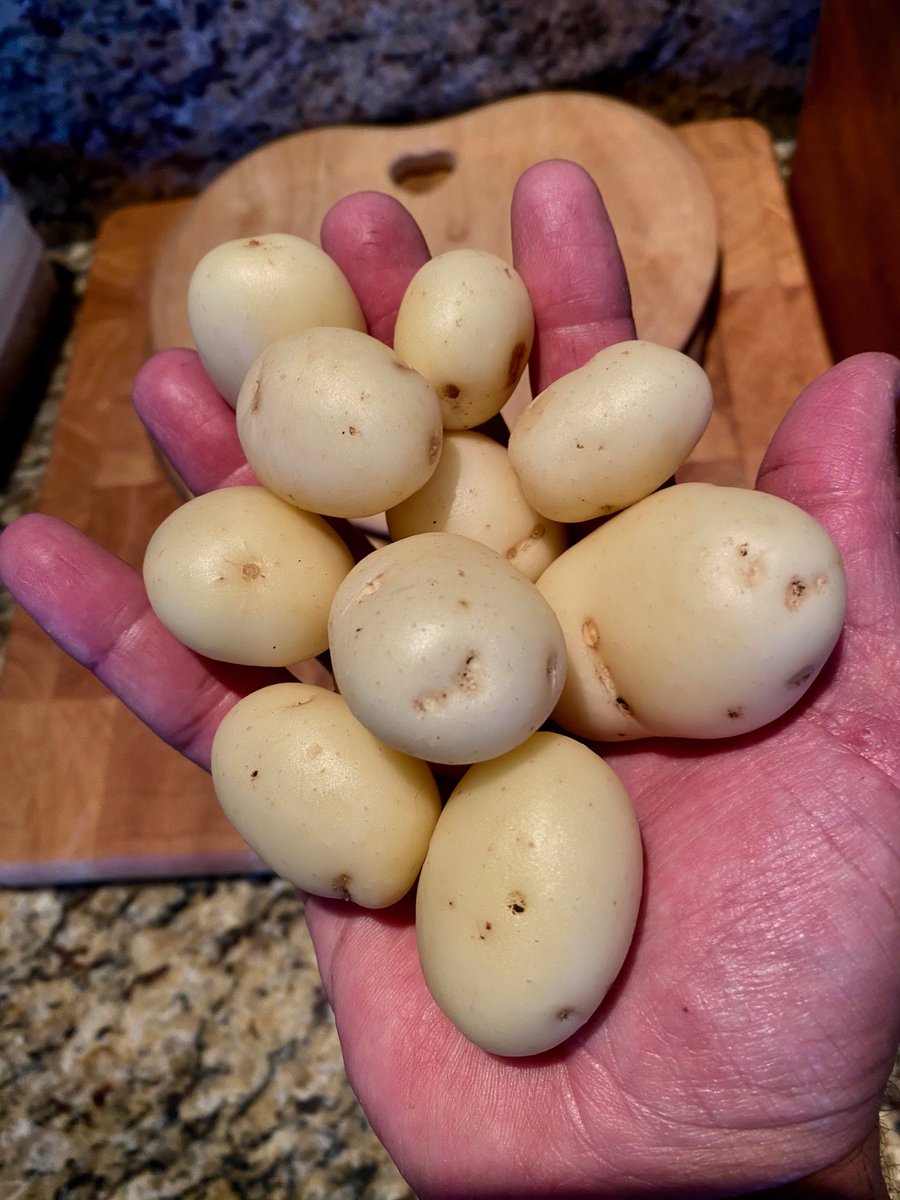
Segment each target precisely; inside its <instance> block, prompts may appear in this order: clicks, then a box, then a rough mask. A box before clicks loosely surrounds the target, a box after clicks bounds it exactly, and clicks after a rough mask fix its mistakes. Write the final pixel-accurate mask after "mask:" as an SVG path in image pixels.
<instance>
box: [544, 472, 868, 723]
mask: <svg viewBox="0 0 900 1200" xmlns="http://www.w3.org/2000/svg"><path fill="white" fill-rule="evenodd" d="M537 587H538V589H539V590H540V592H541V593H542V594H543V595H544V596H545V597H546V599H547V600H548V602H549V603H550V606H551V607H552V608H553V611H554V612H555V613H556V615H557V617H558V618H559V621H560V624H561V626H562V628H563V632H564V634H565V638H566V646H567V650H568V675H567V680H566V686H565V689H564V691H563V694H562V696H561V697H560V702H559V704H558V705H557V708H556V710H555V711H554V718H555V719H556V720H557V721H558V722H559V724H560V725H561V726H562V727H563V728H564V729H567V730H569V731H570V732H572V733H576V734H579V735H580V736H582V737H587V738H596V739H601V740H621V739H628V738H639V737H648V736H655V735H658V736H670V737H691V738H718V737H727V736H729V735H731V734H738V733H746V732H748V731H749V730H752V729H758V728H759V727H760V726H762V725H765V724H767V723H768V722H770V721H773V720H775V719H776V718H777V717H780V716H781V715H782V713H784V712H786V711H787V710H788V709H789V708H790V707H791V706H792V705H793V704H795V703H796V701H797V700H799V699H800V697H801V696H802V695H803V694H804V692H806V690H807V689H808V688H809V686H810V684H811V683H812V682H813V680H814V679H815V678H816V676H817V675H818V673H819V671H820V670H821V669H822V667H823V665H824V664H825V662H826V660H827V659H828V656H829V655H830V653H831V651H832V649H833V648H834V645H835V643H836V642H837V639H838V637H839V635H840V631H841V625H842V623H843V618H844V608H845V604H846V584H845V579H844V571H843V565H842V563H841V557H840V554H839V552H838V550H837V547H836V546H835V545H834V543H833V542H832V540H831V538H830V537H829V536H828V534H827V533H826V532H825V530H824V529H823V528H822V526H821V525H819V523H818V522H817V521H815V520H814V519H813V518H812V517H810V516H809V515H808V514H807V513H805V512H803V511H802V510H801V509H799V508H797V507H796V506H795V505H793V504H789V503H788V502H787V501H786V500H781V499H779V498H777V497H775V496H770V495H768V494H766V493H764V492H755V491H751V490H749V489H744V488H731V487H719V486H716V485H715V484H709V483H683V484H677V485H675V486H673V487H670V488H665V489H663V490H662V491H660V492H657V493H655V494H654V495H653V496H648V497H647V498H646V499H645V500H641V501H640V502H639V503H638V504H635V505H634V506H633V507H631V508H629V509H626V510H625V511H624V512H622V513H619V514H617V515H616V516H615V517H613V518H612V519H611V520H610V521H608V522H607V523H606V524H604V525H602V526H601V527H600V528H599V529H596V530H595V531H594V532H593V533H591V534H590V535H589V536H588V537H586V538H585V539H584V540H583V541H582V542H580V543H578V545H576V546H573V547H571V548H570V549H569V550H567V551H566V552H565V553H564V554H563V555H561V556H560V557H559V558H558V559H557V560H556V561H555V562H553V563H551V564H550V566H549V567H548V568H547V570H546V571H545V572H544V574H543V575H542V576H541V577H540V579H539V580H538V582H537Z"/></svg>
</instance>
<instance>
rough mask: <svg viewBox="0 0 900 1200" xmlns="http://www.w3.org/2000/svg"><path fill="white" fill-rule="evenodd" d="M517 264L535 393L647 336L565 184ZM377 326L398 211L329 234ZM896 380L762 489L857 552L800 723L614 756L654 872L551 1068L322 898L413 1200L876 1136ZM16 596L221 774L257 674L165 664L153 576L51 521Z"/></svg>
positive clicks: (173, 660)
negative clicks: (145, 577) (482, 1044)
mask: <svg viewBox="0 0 900 1200" xmlns="http://www.w3.org/2000/svg"><path fill="white" fill-rule="evenodd" d="M513 230H514V250H515V257H516V265H517V267H518V269H519V271H520V273H521V274H522V275H523V277H524V278H525V280H526V283H527V284H528V287H529V290H530V292H531V294H532V297H533V301H534V306H535V311H536V319H537V330H538V333H537V340H536V346H535V352H534V356H533V360H532V376H533V386H534V388H535V389H540V388H542V387H544V386H546V385H547V384H548V383H549V382H550V381H551V380H552V379H553V378H555V377H557V376H558V375H560V374H562V373H563V372H565V371H568V370H571V369H573V368H574V367H576V366H578V365H580V364H581V363H582V362H583V361H585V359H587V358H588V357H590V355H591V354H593V353H594V352H595V351H596V350H598V349H599V348H600V347H601V346H602V345H604V344H608V343H611V342H615V341H620V340H623V339H626V338H630V337H632V336H633V335H634V331H633V326H632V323H631V317H630V311H629V302H628V290H627V285H626V283H625V279H624V273H623V270H622V266H621V261H620V258H619V256H618V252H617V250H616V247H615V240H614V237H613V234H612V231H611V230H610V228H609V224H608V221H607V219H606V217H605V214H604V212H603V209H602V205H601V204H600V202H599V199H598V198H597V196H596V193H595V191H594V189H593V186H592V185H591V184H590V181H589V180H588V179H587V178H586V177H585V176H584V175H583V174H582V173H581V172H580V171H579V170H578V169H576V168H574V167H572V166H571V165H569V164H545V165H543V166H541V167H538V168H534V169H532V171H530V172H529V173H527V174H526V176H524V177H523V180H522V181H521V182H520V185H519V187H518V189H517V192H516V196H515V198H514V204H513ZM322 240H323V244H324V245H325V247H326V249H328V251H329V252H330V253H331V254H332V256H333V257H334V258H335V259H336V260H337V261H338V263H339V264H340V265H341V266H342V268H343V269H344V271H345V273H346V274H347V275H348V277H349V278H350V280H351V282H352V284H353V286H354V288H355V289H356V291H357V294H358V296H359V298H360V301H361V303H362V305H363V308H364V311H365V312H366V315H367V318H368V320H369V324H370V329H371V331H372V332H373V333H374V334H375V335H376V336H380V337H382V338H384V339H385V340H389V338H390V334H391V329H392V324H393V317H394V314H395V312H396V307H397V305H398V303H399V299H400V296H401V294H402V291H403V289H404V287H405V284H406V282H407V281H408V279H409V277H410V276H411V274H412V273H413V272H414V270H415V269H416V268H417V267H418V266H419V265H420V263H421V262H422V261H423V260H424V257H425V255H426V253H427V251H426V248H425V246H424V243H423V241H422V239H421V235H420V234H419V233H418V231H417V230H416V229H415V227H414V226H413V225H412V223H411V221H410V220H409V218H408V216H407V215H406V214H405V213H404V212H403V210H401V209H400V208H399V206H396V205H395V204H394V203H393V202H391V201H388V200H386V199H385V198H384V197H374V196H357V197H351V198H350V199H348V200H347V201H344V202H342V203H341V204H340V205H338V206H337V207H336V208H335V209H334V210H333V211H332V212H331V213H330V214H329V217H328V218H327V219H326V222H325V225H324V227H323V231H322ZM898 388H900V364H898V363H896V362H895V361H894V360H892V359H889V358H887V357H886V356H878V355H871V356H862V357H859V358H856V359H853V360H850V361H849V362H847V363H844V364H841V365H840V366H838V367H836V368H834V369H833V370H832V371H830V372H828V374H826V375H825V376H823V377H822V378H821V379H820V380H817V381H816V382H815V383H813V384H812V385H811V386H810V387H809V388H808V389H807V390H806V392H805V393H804V395H803V396H802V397H801V398H800V400H799V401H798V402H797V403H796V404H795V406H794V407H793V409H792V410H791V412H790V414H789V415H788V417H787V418H786V419H785V421H784V423H783V425H782V427H781V429H780V430H779V432H778V434H777V436H776V438H775V439H774V441H773V444H772V447H771V448H770V450H769V452H768V454H767V456H766V460H765V462H764V464H763V468H762V471H761V476H760V486H761V487H763V488H764V489H765V490H767V491H770V492H774V493H777V494H779V495H782V496H784V497H785V498H787V499H789V500H792V501H793V502H795V503H798V504H800V505H801V506H802V507H804V508H806V509H807V510H808V511H810V512H811V513H812V514H813V515H814V516H816V517H817V518H818V519H819V520H820V521H821V522H822V523H823V524H824V525H825V526H826V528H827V529H828V530H829V532H830V533H831V535H832V536H833V537H834V538H835V540H836V541H837V543H838V545H839V546H840V548H841V550H842V552H843V554H844V558H845V563H846V568H847V575H848V584H849V597H850V598H849V608H848V614H847V622H846V627H845V631H844V634H843V637H842V639H841V643H840V645H839V647H838V649H837V651H836V653H835V655H834V657H833V660H832V662H831V663H830V665H829V667H828V668H826V672H825V673H824V674H823V676H822V677H821V678H820V680H819V681H818V682H817V683H816V684H815V685H814V687H813V688H812V689H811V691H810V692H809V693H808V695H807V696H806V697H805V698H804V700H803V702H802V703H801V705H800V706H799V707H798V708H797V709H796V710H794V711H793V712H792V713H790V714H788V715H787V716H786V717H785V718H783V719H782V720H781V721H779V722H777V723H776V724H775V725H773V726H770V727H768V728H766V729H763V730H760V731H759V732H758V733H756V734H752V735H747V736H745V737H742V738H738V739H730V740H729V741H727V742H722V743H719V744H712V743H703V744H702V745H697V744H692V743H675V742H668V743H667V742H662V741H655V742H648V743H644V744H641V743H637V744H631V745H629V746H627V747H621V746H617V747H615V748H609V750H608V751H607V750H606V749H605V748H604V753H605V756H606V758H607V759H608V761H610V763H611V764H612V765H613V766H614V768H615V769H616V771H617V772H618V773H619V774H620V776H621V777H622V779H623V781H624V782H625V784H626V786H627V787H628V789H629V791H630V793H631V795H632V798H633V800H634V803H635V807H636V809H637V812H638V815H639V818H640V820H641V825H642V833H643V838H644V845H645V853H646V880H645V895H644V901H643V905H642V910H641V915H640V919H639V924H638V929H637V933H636V937H635V941H634V945H633V947H632V952H631V954H630V956H629V959H628V961H627V963H626V966H625V968H624V970H623V972H622V975H621V976H620V979H619V980H618V982H617V984H616V986H615V988H614V990H613V992H612V993H611V995H610V996H609V997H608V999H607V1001H606V1002H605V1003H604V1005H603V1006H602V1007H601V1009H600V1011H599V1012H598V1014H597V1015H596V1016H595V1017H594V1018H593V1019H592V1020H591V1021H589V1022H588V1023H587V1024H586V1025H585V1026H584V1027H583V1028H582V1029H581V1030H580V1031H579V1032H578V1033H576V1034H575V1035H574V1036H573V1037H572V1038H571V1039H570V1040H569V1041H568V1042H566V1043H564V1044H563V1045H562V1046H561V1047H559V1048H558V1049H557V1050H555V1051H552V1052H549V1053H548V1054H545V1055H541V1056H539V1057H536V1058H532V1059H525V1060H506V1059H499V1058H495V1057H492V1056H490V1055H488V1054H486V1053H484V1052H482V1051H480V1050H478V1049H477V1048H476V1047H474V1046H472V1045H471V1044H470V1043H468V1042H467V1041H465V1040H464V1039H463V1038H462V1037H461V1035H459V1034H458V1033H457V1031H456V1030H455V1029H454V1028H453V1026H452V1025H451V1024H450V1023H449V1021H448V1020H447V1019H446V1018H445V1017H444V1016H443V1014H441V1013H440V1012H439V1010H437V1009H436V1007H435V1005H434V1003H433V1002H432V1000H431V998H430V996H429V994H428V992H427V989H426V988H425V985H424V982H423V980H422V977H421V973H420V971H419V968H418V961H417V956H416V949H415V935H414V928H413V924H412V908H411V905H410V904H409V903H406V904H404V905H400V906H398V907H397V908H396V909H393V910H389V911H385V912H380V913H372V912H365V911H362V910H356V909H354V908H352V907H351V906H348V905H344V904H340V903H339V902H332V901H326V900H320V899H315V898H310V899H309V900H308V901H307V916H308V920H309V924H310V929H311V932H312V934H313V938H314V940H315V944H316V949H317V954H318V956H319V964H320V969H321V973H322V979H323V983H324V985H325V987H326V990H327V991H328V994H329V998H330V999H331V1001H332V1005H333V1007H334V1010H335V1015H336V1020H337V1026H338V1031H339V1034H340V1037H341V1042H342V1047H343V1052H344V1057H345V1063H346V1068H347V1071H348V1075H349V1077H350V1080H351V1083H352V1084H353V1087H354V1089H355V1090H356V1092H357V1094H358V1096H359V1098H360V1100H361V1102H362V1104H363V1107H364V1109H365V1111H366V1113H367V1115H368V1116H369V1119H370V1120H371V1122H372V1125H373V1127H374V1128H375V1131H376V1132H377V1133H378V1134H379V1136H380V1137H381V1138H382V1140H383V1141H384V1143H385V1145H386V1147H387V1149H388V1150H389V1152H390V1153H391V1155H392V1156H393V1158H394V1160H395V1161H396V1162H397V1164H398V1166H399V1168H400V1170H401V1171H402V1172H403V1173H404V1175H405V1176H406V1177H407V1179H408V1180H409V1181H410V1183H411V1185H412V1186H413V1187H414V1188H415V1189H416V1190H417V1192H418V1194H419V1195H420V1196H421V1197H423V1198H425V1197H428V1196H435V1197H449V1196H462V1195H465V1196H480V1195H483V1196H490V1195H493V1196H501V1195H502V1196H511V1195H513V1196H517V1197H527V1196H549V1195H554V1196H584V1197H587V1196H591V1197H595V1196H610V1197H622V1196H627V1195H641V1194H643V1195H651V1196H652V1195H662V1194H666V1195H677V1194H681V1195H688V1196H700V1195H704V1196H706V1195H708V1196H715V1195H729V1194H734V1193H739V1192H746V1191H751V1190H756V1189H760V1188H765V1187H771V1186H774V1185H776V1184H777V1183H779V1182H781V1181H783V1180H787V1179H791V1178H796V1177H799V1176H803V1175H806V1174H808V1173H809V1172H812V1171H814V1170H816V1169H818V1168H820V1167H823V1166H825V1165H827V1164H828V1163H830V1162H833V1161H835V1160H837V1159H838V1158H840V1157H841V1156H842V1155H844V1154H845V1153H847V1152H848V1151H850V1150H851V1149H852V1148H853V1147H854V1146H856V1145H858V1144H859V1143H860V1142H862V1140H863V1138H864V1136H865V1135H866V1133H867V1132H868V1131H869V1130H870V1129H871V1128H872V1127H873V1126H874V1122H875V1117H876V1113H877V1107H878V1103H879V1100H880V1097H881V1093H882V1089H883V1086H884V1082H885V1079H886V1076H887V1072H888V1070H889V1066H890V1062H891V1060H892V1057H893V1053H894V1050H895V1048H896V1044H897V1039H898V1035H900V1029H898V1025H897V1005H896V1001H895V997H896V995H897V994H898V984H900V977H898V976H900V968H898V955H897V953H896V950H897V943H898V933H900V919H898V908H900V905H898V899H900V897H898V891H900V887H898V879H900V871H898V863H897V858H898V852H900V805H898V799H900V796H898V790H900V788H898V776H900V762H898V759H900V752H898V747H900V737H898V734H900V696H898V689H897V684H896V679H897V677H898V668H900V649H898V647H900V639H898V632H900V631H898V624H900V615H898V614H900V566H898V561H897V556H896V547H895V543H894V540H893V539H894V531H895V530H896V528H897V518H898V510H900V502H898V497H897V492H896V465H895V459H894V449H893V439H892V423H893V415H894V397H895V395H896V392H897V390H898ZM135 399H136V403H137V406H138V409H139V411H140V413H141V415H142V417H143V419H144V420H145V422H146V423H147V425H148V428H149V429H150V431H151V433H152V434H153V436H154V437H155V438H156V439H157V441H158V442H159V443H160V445H161V446H162V448H163V450H164V451H165V452H166V453H167V455H168V456H169V458H170V459H171V460H172V462H173V463H174V465H175V467H176V469H177V470H178V471H179V473H180V474H181V475H182V477H183V478H184V479H185V481H186V482H187V484H188V486H189V487H190V488H191V490H193V491H205V490H209V489H210V488H212V487H217V486H223V485H226V484H234V483H239V482H248V481H250V480H251V479H252V476H251V475H250V473H249V469H248V468H247V466H246V463H245V462H244V461H243V456H242V454H241V450H240V446H239V443H238V441H237V437H236V434H235V430H234V415H233V412H232V411H231V410H230V409H229V408H227V406H226V405H224V403H223V402H222V401H221V400H220V399H219V398H218V396H216V395H215V393H214V392H213V390H212V388H211V386H210V385H209V383H208V381H207V380H206V378H205V376H204V375H203V372H202V371H201V369H200V368H199V364H198V362H197V359H196V357H195V356H194V355H192V354H189V353H188V352H184V351H173V352H168V353H166V354H163V355H161V356H158V357H157V358H156V359H154V360H152V361H151V362H150V363H149V364H148V365H147V367H146V368H145V369H144V371H143V372H142V373H141V376H140V377H139V379H138V381H137V384H136V394H135ZM0 576H2V578H3V580H4V582H5V583H6V584H7V586H8V587H9V588H10V590H11V591H12V592H13V594H14V595H16V596H17V598H18V599H19V600H20V601H21V602H22V603H23V604H24V605H25V607H26V608H28V609H29V610H30V611H31V612H32V614H33V615H34V616H35V617H36V618H37V620H38V621H39V622H40V623H41V624H42V625H43V626H44V628H45V629H46V630H47V631H48V633H49V634H50V635H51V636H52V637H54V638H55V639H56V640H57V641H58V642H59V643H60V644H61V645H62V646H63V648H64V649H66V650H67V651H68V652H69V653H71V654H72V655H73V656H74V657H76V658H77V659H78V660H79V661H81V662H83V663H84V664H85V665H87V666H89V667H90V668H91V669H93V670H95V671H96V673H97V674H98V675H99V676H100V678H101V679H103V680H104V682H106V683H107V684H108V686H110V687H111V688H112V689H113V690H114V691H115V692H116V693H117V694H119V695H120V696H121V697H122V699H123V700H124V701H125V703H127V704H128V705H129V706H130V707H132V708H133V709H134V710H135V711H136V712H138V714H139V715H140V716H141V717H142V718H143V719H144V720H145V721H147V723H148V724H149V725H151V727H152V728H154V729H155V730H156V732H157V733H159V734H160V736H162V737H163V738H165V740H167V741H168V742H170V743H171V744H172V745H174V746H176V747H177V748H178V749H180V750H182V751H183V752H184V753H186V754H188V755H189V756H190V757H192V758H193V759H195V761H198V762H200V763H201V764H203V765H208V759H209V748H210V744H211V739H212V735H213V733H214V732H215V728H216V726H217V725H218V722H219V721H220V720H221V718H222V716H223V715H224V713H225V712H226V711H227V710H228V709H229V708H230V707H231V705H232V704H233V703H234V702H235V700H236V699H237V698H238V697H239V696H240V695H243V694H245V693H246V692H247V691H250V690H252V689H253V688H255V687H258V686H260V685H261V684H262V683H264V682H266V681H268V680H270V679H272V678H273V676H272V675H271V673H268V672H265V671H249V670H246V669H242V668H232V667H227V666H225V665H223V664H212V663H209V662H208V661H206V660H203V659H200V658H199V657H198V656H196V655H194V654H192V653H191V652H190V651H187V650H186V649H184V648H183V647H181V646H180V645H179V644H178V643H176V642H175V641H174V640H173V639H172V638H171V637H170V636H169V635H168V634H167V633H166V631H165V630H163V629H162V627H161V626H160V625H159V623H158V622H157V621H156V619H155V617H154V616H153V614H152V612H151V611H150V610H149V608H148V606H147V602H146V597H145V595H144V593H143V588H142V586H141V582H140V579H139V577H138V576H137V575H136V574H135V573H134V572H132V571H131V570H130V569H129V568H127V567H125V566H124V565H123V564H121V563H119V562H117V561H116V560H114V559H111V558H110V556H108V555H106V554H105V552H104V551H102V550H101V549H100V548H99V547H94V546H92V545H90V544H89V543H86V540H85V539H84V538H82V537H81V535H79V534H77V533H76V532H75V531H73V530H70V529H69V528H68V527H66V526H63V525H61V524H60V523H58V522H54V521H51V520H50V519H49V518H46V517H42V516H37V515H36V516H32V517H28V518H24V519H23V520H22V521H20V522H17V523H16V524H15V525H13V526H11V527H10V529H9V530H7V531H6V532H5V534H4V535H3V537H2V539H0Z"/></svg>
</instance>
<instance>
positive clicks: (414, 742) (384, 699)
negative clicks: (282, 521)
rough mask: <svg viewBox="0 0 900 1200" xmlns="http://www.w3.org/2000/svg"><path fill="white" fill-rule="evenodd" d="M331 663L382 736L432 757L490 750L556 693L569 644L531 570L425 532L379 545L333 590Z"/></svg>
mask: <svg viewBox="0 0 900 1200" xmlns="http://www.w3.org/2000/svg"><path fill="white" fill-rule="evenodd" d="M328 633H329V646H330V648H331V665H332V669H333V671H334V677H335V681H336V683H337V686H338V690H339V691H340V692H341V694H342V695H343V696H344V698H345V699H346V701H347V703H348V705H349V706H350V708H351V710H352V711H353V712H354V713H355V715H356V716H357V717H358V718H359V720H360V721H362V723H363V724H364V725H366V726H367V728H369V729H371V730H372V732H373V733H375V734H377V736H378V737H380V738H381V739H382V740H383V741H385V742H387V743H388V744H389V745H391V746H396V747H397V748H398V749H399V750H403V751H405V752H406V753H407V754H414V755H416V756H417V757H419V758H423V759H427V760H428V761H430V762H435V763H470V762H477V761H480V760H482V759H486V758H493V757H494V756H495V755H497V754H503V753H505V751H507V750H510V749H512V747H513V746H516V745H518V743H519V742H522V741H524V739H525V738H527V737H528V736H529V735H530V734H532V733H533V732H534V731H535V730H536V729H538V728H539V727H540V725H542V724H543V722H544V721H545V720H546V718H547V716H548V715H549V713H550V710H551V709H552V708H553V706H554V704H555V703H556V701H557V699H558V697H559V694H560V690H561V688H562V684H563V678H564V674H565V643H564V641H563V637H562V633H561V632H560V629H559V625H558V623H557V621H556V618H555V617H554V616H553V613H552V611H551V609H550V607H549V605H548V604H547V603H546V601H545V600H544V599H543V597H542V596H541V595H540V593H539V592H538V590H537V588H536V587H535V585H534V584H533V583H531V582H530V580H528V579H526V578H525V576H524V575H523V574H522V573H521V571H518V570H516V568H515V567H514V566H512V565H511V564H510V563H509V562H508V561H507V560H506V559H503V558H501V557H500V556H499V555H498V554H496V553H495V552H494V551H493V550H490V549H488V547H487V546H482V545H481V544H480V543H478V542H474V541H472V540H471V539H470V538H466V537H461V536H459V535H458V534H453V533H421V534H417V535H416V536H414V537H409V538H404V539H403V541H400V542H394V543H392V544H390V545H387V546H384V547H382V548H381V549H380V550H376V551H374V552H373V553H372V554H370V555H369V556H368V557H367V558H364V559H363V561H362V562H360V563H358V564H357V565H356V567H354V569H353V570H352V571H351V572H350V574H349V575H348V576H347V578H346V579H345V580H344V582H343V583H342V585H341V586H340V587H339V588H338V590H337V592H336V593H335V596H334V602H333V604H332V608H331V616H330V618H329V623H328Z"/></svg>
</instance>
